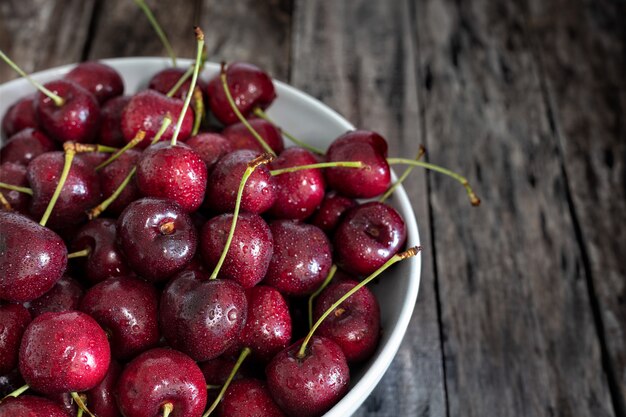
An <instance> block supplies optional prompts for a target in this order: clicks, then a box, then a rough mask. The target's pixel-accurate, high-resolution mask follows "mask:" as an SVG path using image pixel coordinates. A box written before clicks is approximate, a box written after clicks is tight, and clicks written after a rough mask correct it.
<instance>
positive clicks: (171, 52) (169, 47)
mask: <svg viewBox="0 0 626 417" xmlns="http://www.w3.org/2000/svg"><path fill="white" fill-rule="evenodd" d="M135 4H137V6H139V8H140V9H141V10H142V11H143V13H144V14H145V15H146V17H147V18H148V20H149V21H150V24H151V25H152V28H153V29H154V31H155V32H156V33H157V35H158V36H159V38H160V39H161V42H162V43H163V46H165V49H166V50H167V54H168V55H169V56H170V59H171V60H172V65H173V66H176V54H175V53H174V49H173V48H172V45H171V44H170V41H169V40H168V39H167V36H166V35H165V32H163V29H161V25H159V22H158V21H157V20H156V18H155V17H154V15H153V14H152V10H150V7H148V5H147V4H146V2H145V1H144V0H135Z"/></svg>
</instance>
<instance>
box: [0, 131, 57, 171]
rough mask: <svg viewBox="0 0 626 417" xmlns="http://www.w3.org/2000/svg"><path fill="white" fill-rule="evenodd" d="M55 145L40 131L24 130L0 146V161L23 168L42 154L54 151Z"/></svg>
mask: <svg viewBox="0 0 626 417" xmlns="http://www.w3.org/2000/svg"><path fill="white" fill-rule="evenodd" d="M56 149H57V144H56V143H55V142H54V141H53V140H52V139H50V138H49V137H48V136H47V135H46V134H45V133H43V132H42V131H41V130H37V129H33V128H25V129H23V130H20V131H19V132H17V133H16V134H14V135H13V136H11V137H9V140H8V141H6V142H5V143H4V145H2V149H1V150H0V161H2V162H3V163H5V162H16V163H18V164H22V165H24V166H26V165H28V164H29V163H30V161H32V160H33V159H35V158H36V157H37V156H39V155H41V154H42V153H46V152H50V151H54V150H56Z"/></svg>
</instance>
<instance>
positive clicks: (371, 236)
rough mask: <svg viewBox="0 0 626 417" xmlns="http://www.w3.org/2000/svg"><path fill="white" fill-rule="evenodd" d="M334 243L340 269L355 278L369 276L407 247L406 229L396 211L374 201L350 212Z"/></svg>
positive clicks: (346, 215) (339, 227) (339, 228)
mask: <svg viewBox="0 0 626 417" xmlns="http://www.w3.org/2000/svg"><path fill="white" fill-rule="evenodd" d="M333 241H334V242H335V251H336V254H337V264H338V265H339V266H341V267H342V268H343V269H345V270H346V271H348V272H351V273H354V274H356V275H368V274H371V273H372V272H374V271H375V270H376V269H377V268H379V267H380V266H381V265H382V264H384V263H385V262H386V261H387V260H388V259H390V258H391V257H392V256H393V255H394V254H395V253H397V252H398V251H399V250H400V249H401V248H402V247H403V246H404V243H405V242H406V226H405V224H404V220H403V219H402V217H401V216H400V214H399V213H398V212H397V211H396V210H395V209H394V208H393V207H391V206H389V205H387V204H384V203H380V202H375V201H373V202H370V203H365V204H362V205H360V206H358V207H355V208H352V209H350V211H348V212H347V213H346V214H345V216H344V218H343V219H342V220H341V222H340V223H339V226H338V227H337V230H336V232H335V236H334V240H333Z"/></svg>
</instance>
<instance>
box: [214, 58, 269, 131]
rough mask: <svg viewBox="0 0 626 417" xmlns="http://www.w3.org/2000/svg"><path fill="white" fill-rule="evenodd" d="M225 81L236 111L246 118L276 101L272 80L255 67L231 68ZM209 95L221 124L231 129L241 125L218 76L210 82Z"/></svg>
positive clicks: (241, 64)
mask: <svg viewBox="0 0 626 417" xmlns="http://www.w3.org/2000/svg"><path fill="white" fill-rule="evenodd" d="M226 80H227V83H228V88H229V90H230V94H231V96H232V97H233V100H234V101H235V104H236V105H237V108H238V109H239V111H240V112H241V114H243V116H244V117H246V118H248V116H249V115H250V113H252V111H253V110H254V108H255V107H260V108H262V109H266V108H267V107H269V105H270V104H272V102H273V101H274V99H275V98H276V91H275V90H274V84H273V83H272V79H271V78H270V76H269V75H267V74H266V73H265V72H263V71H262V70H261V69H260V68H258V67H256V66H254V65H251V64H247V63H243V62H235V63H233V64H230V65H229V66H228V67H227V68H226ZM207 92H208V95H209V107H210V109H211V112H213V114H214V115H215V117H216V118H217V119H218V120H219V121H220V122H222V123H223V124H225V125H231V124H233V123H236V122H238V121H239V119H238V118H237V115H236V114H235V112H234V111H233V110H232V108H231V107H230V104H229V103H228V99H227V98H226V93H225V92H224V87H223V85H222V80H221V78H220V76H219V75H218V76H216V77H215V78H213V79H212V80H211V81H209V86H208V89H207Z"/></svg>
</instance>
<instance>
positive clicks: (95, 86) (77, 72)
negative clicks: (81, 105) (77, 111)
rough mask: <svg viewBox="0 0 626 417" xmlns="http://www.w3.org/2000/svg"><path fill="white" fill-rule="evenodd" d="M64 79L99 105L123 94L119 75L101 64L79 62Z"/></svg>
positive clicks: (96, 62) (122, 84)
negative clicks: (91, 95)
mask: <svg viewBox="0 0 626 417" xmlns="http://www.w3.org/2000/svg"><path fill="white" fill-rule="evenodd" d="M64 78H65V79H66V80H70V81H73V82H75V83H76V84H78V85H80V86H81V87H83V88H84V89H85V90H87V91H89V92H90V93H91V94H93V96H94V97H95V98H96V100H98V103H100V104H101V105H102V104H103V103H105V102H106V101H108V100H110V99H112V98H113V97H117V96H121V95H122V94H124V80H122V76H121V75H120V73H119V72H117V71H116V70H115V69H114V68H112V67H110V66H109V65H107V64H104V63H102V62H98V61H87V62H81V63H80V64H78V65H77V66H76V67H74V69H72V70H71V71H70V72H68V73H67V74H66V75H65V77H64Z"/></svg>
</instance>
